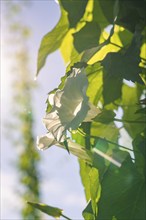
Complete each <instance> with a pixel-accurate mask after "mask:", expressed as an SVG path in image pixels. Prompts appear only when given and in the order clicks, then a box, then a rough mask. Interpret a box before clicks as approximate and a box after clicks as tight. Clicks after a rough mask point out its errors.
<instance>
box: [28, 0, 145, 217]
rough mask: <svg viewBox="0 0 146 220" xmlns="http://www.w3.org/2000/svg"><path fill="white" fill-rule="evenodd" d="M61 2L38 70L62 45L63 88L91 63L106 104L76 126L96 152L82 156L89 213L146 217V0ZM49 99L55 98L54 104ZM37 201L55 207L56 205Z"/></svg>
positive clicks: (92, 89) (91, 91)
mask: <svg viewBox="0 0 146 220" xmlns="http://www.w3.org/2000/svg"><path fill="white" fill-rule="evenodd" d="M59 4H60V10H61V17H60V20H59V21H58V23H57V25H56V26H55V28H54V29H53V30H52V31H51V32H49V33H47V34H46V35H45V36H44V37H43V39H42V42H41V45H40V49H39V52H38V68H37V69H38V71H37V74H38V73H39V72H40V70H41V68H42V67H43V66H44V65H45V62H46V59H47V57H48V55H49V54H50V53H52V52H54V51H56V50H58V49H59V50H60V52H61V55H62V57H63V59H64V61H65V63H66V64H68V65H67V68H66V74H65V76H64V77H63V78H62V81H61V84H60V85H59V87H58V88H59V89H61V88H63V86H64V82H65V79H66V78H67V76H69V75H70V73H71V72H72V68H83V67H84V68H85V70H86V75H87V78H88V82H89V86H88V89H87V96H88V97H89V100H90V102H91V103H93V104H94V105H95V106H99V107H100V109H101V114H99V115H97V117H96V118H95V119H94V121H92V122H83V123H82V124H81V125H80V127H79V128H78V131H77V132H76V133H74V134H72V138H73V139H74V140H75V141H76V143H78V144H80V145H81V146H83V147H84V148H85V149H86V150H88V151H90V152H92V154H93V159H92V163H90V164H89V163H88V162H86V161H84V160H79V164H80V175H81V179H82V183H83V187H84V189H85V195H86V199H87V206H86V207H85V209H84V210H83V212H82V214H83V217H84V219H85V220H89V219H91V220H104V219H106V220H144V219H145V217H146V209H145V205H146V203H145V158H146V157H145V156H146V151H145V147H146V123H145V122H146V111H145V110H146V98H145V84H146V75H145V74H146V36H145V34H146V18H145V6H146V1H145V0H141V1H127V0H108V1H106V0H84V1H66V0H60V1H59ZM54 92H55V90H54V91H52V92H50V94H51V93H54ZM47 103H48V102H47ZM50 107H51V106H50V105H49V103H48V105H47V112H49V111H50ZM125 133H126V134H127V135H128V138H129V140H130V141H129V142H128V143H127V142H126V141H125V138H124V134H125ZM121 142H122V144H120V143H121ZM99 152H100V153H99ZM109 158H110V160H109ZM112 161H117V163H114V162H112ZM118 164H119V166H118ZM31 205H32V206H34V204H31ZM42 206H43V210H42ZM34 207H36V205H35V206H34ZM44 207H45V208H44ZM37 208H38V209H40V210H42V211H44V212H46V213H48V214H49V215H51V210H50V208H49V207H47V206H45V205H41V204H40V205H38V206H37ZM57 210H58V209H56V211H57ZM57 213H58V212H57ZM56 215H57V217H60V216H62V214H61V213H59V214H56ZM53 216H54V215H53Z"/></svg>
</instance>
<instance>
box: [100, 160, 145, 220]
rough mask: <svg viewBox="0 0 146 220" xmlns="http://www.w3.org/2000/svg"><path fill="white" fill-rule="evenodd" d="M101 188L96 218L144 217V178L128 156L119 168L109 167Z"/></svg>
mask: <svg viewBox="0 0 146 220" xmlns="http://www.w3.org/2000/svg"><path fill="white" fill-rule="evenodd" d="M101 188H102V192H101V197H100V200H99V203H98V217H97V218H96V220H98V219H99V220H100V219H112V217H113V216H115V218H117V219H118V220H127V219H128V220H138V219H141V220H144V219H145V214H146V210H145V180H144V178H143V176H141V175H140V174H139V173H138V171H137V169H136V167H135V164H134V163H133V162H132V161H131V159H130V158H129V157H128V158H127V159H126V160H125V162H124V163H123V165H122V167H121V168H117V167H115V166H112V165H111V166H110V167H109V169H108V170H107V171H106V173H105V174H104V176H103V179H102V182H101Z"/></svg>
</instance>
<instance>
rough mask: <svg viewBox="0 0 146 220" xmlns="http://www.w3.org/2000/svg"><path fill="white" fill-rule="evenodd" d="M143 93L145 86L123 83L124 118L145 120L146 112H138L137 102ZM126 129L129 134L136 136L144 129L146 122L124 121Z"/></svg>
mask: <svg viewBox="0 0 146 220" xmlns="http://www.w3.org/2000/svg"><path fill="white" fill-rule="evenodd" d="M142 93H143V87H141V86H138V85H136V86H135V87H129V86H127V85H126V84H124V85H123V88H122V103H121V105H122V109H123V117H122V119H123V120H126V119H128V120H131V121H142V120H143V121H145V114H143V113H142V112H141V113H139V114H136V111H137V110H138V107H139V106H138V105H137V103H138V102H139V100H140V97H141V95H142ZM123 125H124V127H125V129H126V130H127V132H128V134H129V135H130V136H131V137H132V138H135V137H136V135H137V134H139V133H140V132H141V131H143V130H144V128H145V124H144V123H141V124H139V125H138V124H135V123H126V122H123Z"/></svg>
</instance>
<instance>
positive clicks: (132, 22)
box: [116, 0, 146, 33]
mask: <svg viewBox="0 0 146 220" xmlns="http://www.w3.org/2000/svg"><path fill="white" fill-rule="evenodd" d="M145 4H146V3H145V0H140V1H137V0H134V1H127V0H119V13H118V16H117V19H116V23H117V24H119V25H120V26H123V27H125V28H127V29H128V30H130V31H131V32H133V33H134V32H135V30H136V29H137V27H138V26H139V27H140V28H141V29H142V28H144V26H145V25H146V19H145Z"/></svg>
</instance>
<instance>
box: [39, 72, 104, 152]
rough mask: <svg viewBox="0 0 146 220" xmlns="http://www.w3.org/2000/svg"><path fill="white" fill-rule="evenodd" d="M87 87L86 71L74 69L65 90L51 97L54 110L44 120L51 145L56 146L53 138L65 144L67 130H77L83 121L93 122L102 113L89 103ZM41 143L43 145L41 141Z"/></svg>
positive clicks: (58, 91) (67, 80)
mask: <svg viewBox="0 0 146 220" xmlns="http://www.w3.org/2000/svg"><path fill="white" fill-rule="evenodd" d="M87 87H88V80H87V77H86V74H85V71H84V69H82V70H80V69H76V68H74V69H73V71H72V73H71V74H70V76H68V77H67V79H66V81H65V85H64V88H63V89H62V90H57V91H56V93H55V94H51V95H49V97H48V99H49V102H50V104H52V110H51V111H50V112H49V113H47V114H46V116H45V118H43V123H44V124H45V126H46V128H47V130H48V131H49V134H48V136H47V138H49V137H51V139H50V144H51V143H52V145H53V144H54V142H53V139H52V138H53V137H54V141H57V142H63V141H64V140H65V135H66V131H67V130H76V129H77V128H78V127H79V125H80V124H81V123H82V122H83V121H86V122H87V121H91V120H92V119H93V118H94V117H95V116H96V115H97V114H99V113H100V110H99V109H98V108H96V107H95V106H94V105H93V104H92V103H90V102H89V98H88V97H87V95H86V90H87ZM40 140H41V139H40ZM44 140H45V139H43V141H44ZM39 143H40V144H41V142H40V141H39ZM42 144H43V143H42ZM39 148H42V146H41V145H40V147H39Z"/></svg>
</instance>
